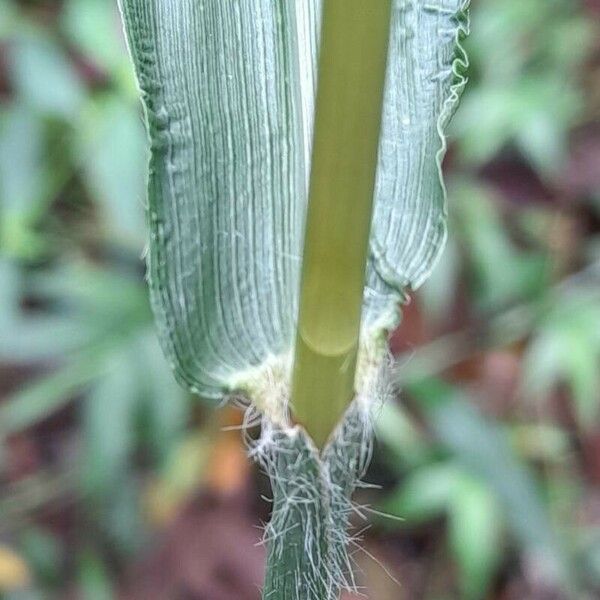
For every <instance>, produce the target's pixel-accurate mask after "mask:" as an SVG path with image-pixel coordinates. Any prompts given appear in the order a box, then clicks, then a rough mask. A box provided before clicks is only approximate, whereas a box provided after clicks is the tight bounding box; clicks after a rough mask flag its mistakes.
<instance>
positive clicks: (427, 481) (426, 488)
mask: <svg viewBox="0 0 600 600" xmlns="http://www.w3.org/2000/svg"><path fill="white" fill-rule="evenodd" d="M460 477H461V473H460V469H459V468H457V466H456V465H455V464H453V463H452V462H443V463H439V464H433V465H430V466H425V467H422V468H420V469H417V470H416V471H415V472H414V473H411V474H409V475H408V477H407V478H406V480H405V481H404V482H403V483H402V484H401V485H400V487H399V488H398V490H397V491H395V492H394V493H393V494H392V495H391V496H390V497H389V498H387V499H386V501H385V502H384V504H383V508H382V510H383V511H384V512H386V513H389V514H392V515H395V516H397V517H400V518H402V519H404V520H406V523H407V525H412V524H417V525H418V524H421V523H424V522H426V521H428V520H430V519H433V518H435V517H438V516H440V515H442V514H444V513H445V512H446V510H447V509H448V506H449V504H450V502H451V500H452V498H453V494H454V489H455V487H456V486H457V485H458V483H459V479H460Z"/></svg>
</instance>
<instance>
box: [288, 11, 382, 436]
mask: <svg viewBox="0 0 600 600" xmlns="http://www.w3.org/2000/svg"><path fill="white" fill-rule="evenodd" d="M390 19H391V0H376V1H374V2H369V1H366V0H325V2H324V6H323V21H322V33H321V48H320V59H319V78H318V88H317V102H316V115H315V133H314V141H313V153H312V167H311V176H310V187H309V205H308V215H307V224H306V236H305V242H304V260H303V269H302V286H301V294H300V313H299V319H298V331H297V337H296V353H295V364H294V373H293V381H292V406H293V409H294V413H295V417H296V419H297V421H298V422H299V423H301V424H302V425H303V426H304V427H305V428H306V430H307V431H308V433H309V434H310V435H311V437H312V438H313V440H314V442H315V443H316V444H317V446H319V447H321V448H322V447H323V445H324V444H325V442H326V441H327V439H328V437H329V435H330V434H331V432H332V431H333V429H334V428H335V426H336V424H337V422H338V421H339V419H340V417H341V415H342V414H343V413H344V411H345V409H346V408H347V406H348V405H349V404H350V402H351V400H352V397H353V395H354V377H355V370H356V359H357V354H358V344H359V334H360V318H361V308H362V301H363V290H364V281H365V270H366V262H367V255H368V242H369V233H370V229H371V217H372V211H373V192H374V187H375V172H376V168H377V149H378V144H379V133H380V128H381V113H382V105H383V89H384V83H385V71H386V62H387V60H386V59H387V49H388V39H389V30H390Z"/></svg>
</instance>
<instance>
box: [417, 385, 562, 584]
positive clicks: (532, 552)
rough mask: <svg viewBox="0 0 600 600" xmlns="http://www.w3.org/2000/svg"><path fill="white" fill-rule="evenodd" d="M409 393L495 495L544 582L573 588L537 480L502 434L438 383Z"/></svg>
mask: <svg viewBox="0 0 600 600" xmlns="http://www.w3.org/2000/svg"><path fill="white" fill-rule="evenodd" d="M408 391H409V393H410V394H411V396H412V397H414V398H415V399H416V400H417V401H418V403H419V407H420V408H421V410H422V411H423V413H424V416H425V418H426V419H427V422H428V423H429V424H430V426H431V427H432V429H433V431H434V432H435V434H436V436H437V437H438V439H439V440H440V441H441V442H442V443H443V444H444V445H445V446H446V447H447V448H448V450H450V451H451V452H452V453H453V455H454V456H455V458H456V460H457V461H459V462H460V464H461V465H462V466H463V467H465V468H466V469H467V471H468V472H469V473H470V474H472V476H474V477H476V478H478V479H479V480H481V481H482V482H485V484H486V485H487V486H488V488H489V489H490V491H492V492H493V493H494V495H495V497H496V498H497V501H498V504H499V506H501V507H502V509H503V513H504V515H505V519H506V522H507V524H508V525H509V527H510V528H511V531H512V534H513V535H514V536H515V538H516V539H517V540H518V541H519V543H520V545H521V547H522V550H523V553H524V555H525V557H526V558H527V559H529V560H532V561H533V562H534V563H535V564H536V565H537V567H538V568H539V569H540V576H541V577H543V578H544V579H545V580H546V581H548V582H549V583H551V584H553V585H557V586H568V585H571V584H572V582H570V581H569V580H568V572H569V569H568V565H567V562H566V559H565V556H564V553H563V549H562V547H561V546H560V545H559V543H558V540H557V535H556V530H555V528H554V526H553V523H552V521H551V519H550V516H549V514H548V511H547V509H546V507H545V506H544V504H543V502H542V499H541V497H540V493H539V491H538V489H537V486H536V484H535V480H534V478H533V476H532V474H531V473H530V471H529V470H528V469H527V468H526V467H525V466H524V465H523V464H521V463H520V462H519V461H518V459H517V458H516V457H515V455H514V453H513V451H512V450H511V448H510V447H509V445H508V442H507V440H506V439H505V438H504V437H503V435H502V433H501V432H500V431H499V430H498V429H497V428H496V427H495V426H494V425H493V424H492V423H490V422H488V421H487V420H486V419H484V418H483V417H482V416H481V415H480V414H479V413H478V412H477V410H475V409H474V408H473V407H472V406H470V405H469V404H468V403H467V402H465V401H463V400H462V399H461V398H460V396H459V392H458V391H457V390H455V389H454V388H452V387H450V386H448V385H446V384H444V383H442V382H440V381H438V380H433V379H431V380H425V381H423V382H421V383H419V384H411V385H410V386H409V388H408Z"/></svg>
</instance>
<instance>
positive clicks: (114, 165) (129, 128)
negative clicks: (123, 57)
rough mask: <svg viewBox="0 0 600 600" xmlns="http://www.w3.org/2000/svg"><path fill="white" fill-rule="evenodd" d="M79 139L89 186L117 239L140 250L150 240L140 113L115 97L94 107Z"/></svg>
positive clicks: (82, 127)
mask: <svg viewBox="0 0 600 600" xmlns="http://www.w3.org/2000/svg"><path fill="white" fill-rule="evenodd" d="M77 134H78V136H79V139H78V149H79V152H80V155H81V157H82V166H83V169H84V173H85V176H86V183H87V185H88V187H89V188H90V190H91V191H92V193H93V197H94V198H95V199H96V200H97V201H98V202H99V203H100V205H101V207H102V208H103V209H104V211H103V213H104V216H105V218H106V219H107V221H108V222H109V224H110V228H107V229H108V231H109V232H110V235H111V236H116V237H118V240H119V241H121V242H122V243H127V244H129V246H132V247H135V248H139V247H140V245H141V244H142V242H143V240H144V237H145V220H144V201H145V185H146V176H145V169H146V149H145V147H146V136H145V133H144V127H143V124H142V122H141V121H140V119H139V116H138V114H137V111H135V110H134V109H133V107H132V106H130V105H128V104H126V103H124V102H122V101H120V100H117V99H115V98H103V99H102V101H100V102H97V103H95V104H93V105H90V106H89V108H88V110H87V111H86V113H85V119H84V122H83V124H82V126H81V127H79V128H78V130H77Z"/></svg>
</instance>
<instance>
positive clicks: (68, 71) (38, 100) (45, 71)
mask: <svg viewBox="0 0 600 600" xmlns="http://www.w3.org/2000/svg"><path fill="white" fill-rule="evenodd" d="M8 57H9V68H10V77H11V80H12V82H13V84H14V86H15V89H16V91H17V93H18V94H19V97H20V98H21V101H23V102H24V103H26V104H27V105H28V106H29V107H31V108H32V109H34V110H36V111H38V112H40V113H41V114H44V115H49V116H54V117H62V118H64V119H67V120H69V119H73V118H76V117H77V116H78V113H79V110H80V109H81V107H82V106H83V102H84V88H83V84H82V82H81V81H80V80H79V77H78V75H77V73H76V72H75V69H74V66H73V65H72V64H71V63H70V62H69V60H68V58H67V56H66V54H65V53H64V51H63V50H62V49H61V47H60V46H59V45H58V44H56V43H55V42H54V41H53V40H52V39H51V38H49V37H48V36H47V35H45V34H44V32H42V31H39V30H35V29H32V30H23V31H21V32H19V34H18V35H16V36H15V37H14V39H13V40H12V44H11V46H10V51H9V53H8Z"/></svg>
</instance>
